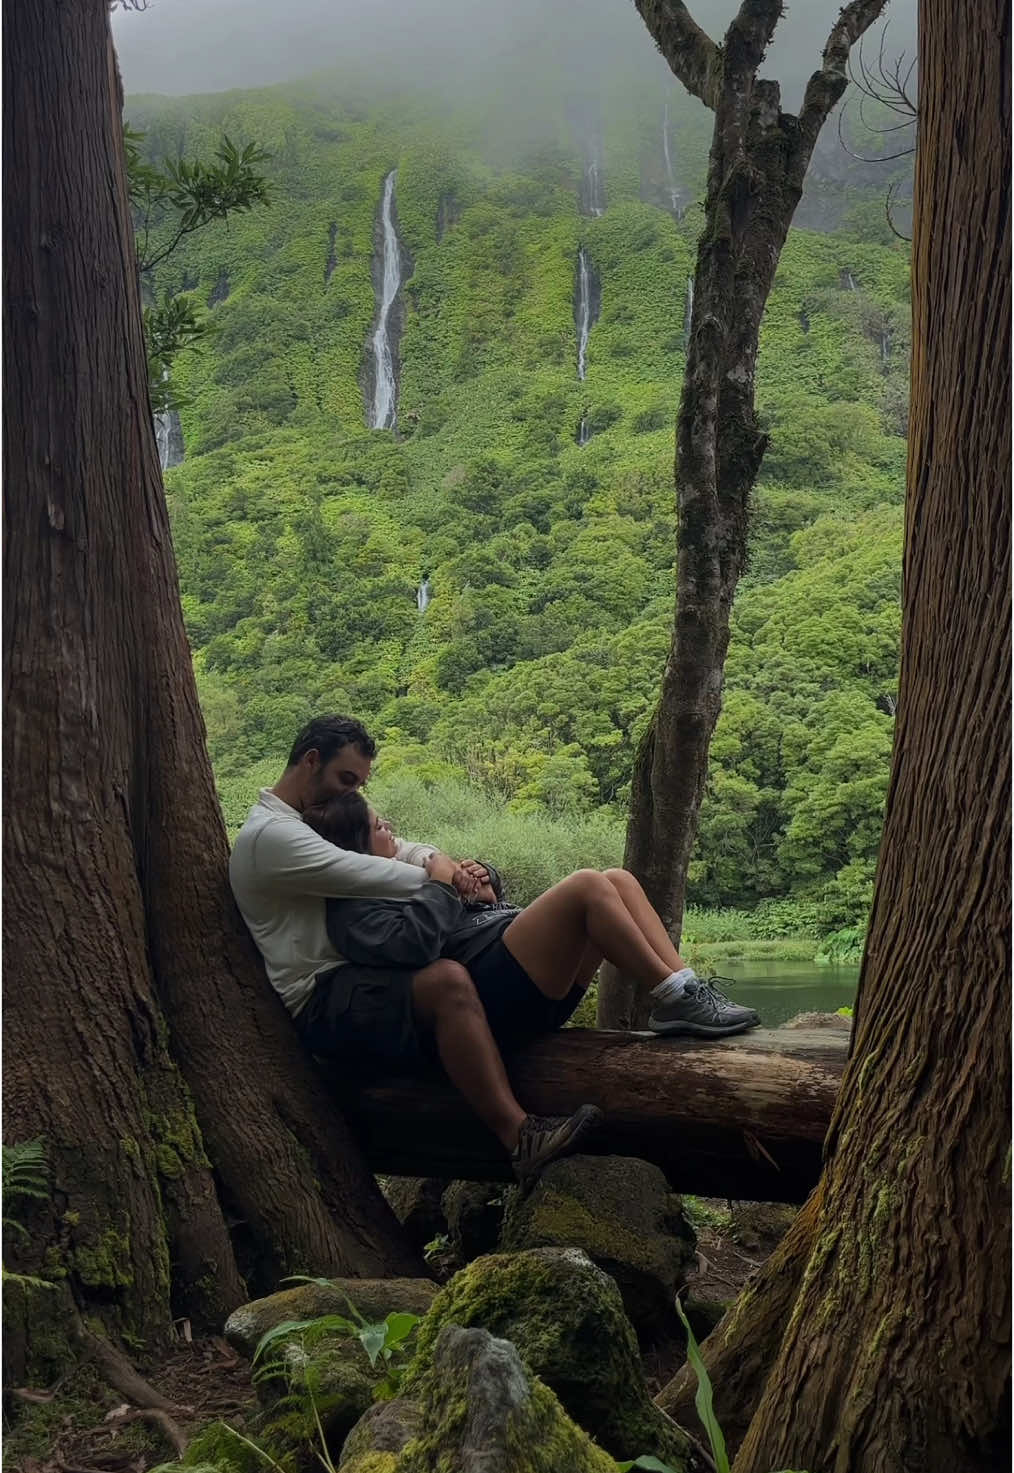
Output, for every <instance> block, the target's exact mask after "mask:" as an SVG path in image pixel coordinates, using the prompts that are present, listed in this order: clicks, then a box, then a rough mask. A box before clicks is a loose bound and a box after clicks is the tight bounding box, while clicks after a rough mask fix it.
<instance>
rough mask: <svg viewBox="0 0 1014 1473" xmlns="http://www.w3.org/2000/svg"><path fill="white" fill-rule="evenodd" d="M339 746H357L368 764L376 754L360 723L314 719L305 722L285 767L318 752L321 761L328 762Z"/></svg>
mask: <svg viewBox="0 0 1014 1473" xmlns="http://www.w3.org/2000/svg"><path fill="white" fill-rule="evenodd" d="M342 747H358V749H359V751H360V752H362V754H363V756H364V757H369V759H370V761H371V762H372V761H373V758H374V757H376V755H377V744H376V742H375V741H374V740H373V738H372V737H371V736H370V733H369V732H368V731H367V730H366V727H365V726H364V725H363V723H362V722H361V721H356V719H355V717H353V716H315V717H314V718H313V720H312V721H308V722H307V723H306V725H305V726H304V727H303V730H302V731H301V732H300V733H299V735H298V736H297V737H296V740H295V741H294V742H293V744H292V751H291V752H290V753H289V761H288V766H289V767H295V765H296V763H297V762H301V761H302V760H303V758H304V757H305V756H306V754H307V752H315V751H316V752H319V753H320V760H321V762H330V761H331V758H332V757H334V756H336V755H337V754H338V753H339V752H340V751H341V749H342Z"/></svg>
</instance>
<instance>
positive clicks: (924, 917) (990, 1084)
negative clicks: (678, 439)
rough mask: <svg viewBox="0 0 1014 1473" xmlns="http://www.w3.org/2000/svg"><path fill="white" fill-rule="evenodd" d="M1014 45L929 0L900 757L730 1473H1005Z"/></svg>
mask: <svg viewBox="0 0 1014 1473" xmlns="http://www.w3.org/2000/svg"><path fill="white" fill-rule="evenodd" d="M1010 42H1011V17H1010V10H1009V7H1008V6H1007V4H1006V3H1005V0H957V3H949V0H921V4H920V15H919V57H920V74H921V75H920V88H919V139H918V150H917V158H916V173H915V235H914V252H913V282H912V288H913V349H912V399H911V402H912V421H911V437H910V442H909V459H908V488H907V489H908V501H907V514H906V542H905V599H904V615H903V631H902V657H901V684H900V689H899V695H898V719H897V729H896V735H895V748H894V762H893V767H892V773H891V784H890V790H889V794H888V800H887V817H886V823H885V829H884V838H883V844H882V847H881V854H880V864H879V869H878V874H877V883H876V894H875V898H874V905H873V914H872V918H871V923H870V933H869V940H868V944H867V949H866V955H865V958H864V962H863V971H862V978H861V983H860V991H859V1000H858V1004H857V1010H856V1023H855V1032H854V1037H853V1046H852V1056H851V1059H850V1062H849V1065H848V1067H847V1069H846V1073H845V1077H844V1080H843V1083H842V1088H841V1093H840V1096H839V1100H838V1105H837V1108H836V1112H835V1116H834V1118H833V1120H832V1123H831V1127H830V1130H829V1133H828V1138H827V1143H826V1146H825V1163H826V1164H825V1169H824V1174H823V1177H822V1179H821V1182H820V1185H819V1186H818V1188H817V1190H816V1192H815V1193H814V1195H813V1197H812V1198H811V1199H810V1202H809V1203H808V1204H807V1207H806V1208H805V1209H804V1212H803V1213H801V1214H800V1218H799V1219H798V1220H797V1224H796V1225H795V1226H794V1229H793V1232H792V1233H791V1234H790V1239H788V1240H786V1245H785V1248H784V1250H783V1251H781V1252H779V1253H778V1254H776V1255H775V1257H774V1259H773V1260H772V1262H771V1264H770V1266H766V1267H765V1271H764V1273H763V1275H762V1276H761V1279H760V1281H759V1282H758V1283H757V1284H756V1285H754V1286H753V1287H752V1288H751V1290H750V1291H749V1292H748V1294H746V1295H744V1297H743V1299H742V1300H741V1301H740V1303H739V1304H737V1306H736V1308H735V1310H734V1312H733V1313H732V1314H731V1315H730V1316H728V1317H727V1319H726V1321H724V1322H723V1325H722V1327H721V1328H720V1330H719V1332H717V1335H716V1337H715V1342H714V1345H712V1343H711V1342H710V1341H709V1342H708V1343H707V1345H706V1347H705V1350H706V1354H707V1358H708V1359H709V1360H710V1361H711V1366H712V1370H713V1372H714V1373H715V1374H717V1375H718V1376H719V1377H721V1375H722V1372H723V1370H724V1369H725V1368H727V1367H728V1368H738V1371H736V1372H735V1373H736V1374H739V1376H740V1378H741V1379H740V1383H739V1387H738V1390H739V1392H740V1394H741V1396H742V1397H743V1399H745V1401H746V1402H747V1404H748V1405H749V1406H750V1409H751V1410H754V1415H753V1419H752V1421H751V1422H750V1425H749V1428H748V1430H747V1431H746V1435H745V1440H744V1441H743V1444H742V1447H741V1448H740V1452H739V1455H738V1457H737V1460H736V1464H735V1469H736V1473H762V1470H763V1473H767V1470H768V1469H770V1468H772V1467H782V1466H792V1467H806V1468H808V1469H810V1470H812V1473H831V1470H838V1469H842V1470H844V1469H848V1470H850V1473H852V1470H855V1473H881V1470H883V1473H887V1470H891V1473H895V1470H899V1469H912V1470H913V1473H915V1470H918V1473H973V1470H976V1473H981V1470H983V1469H986V1468H1001V1467H1009V1458H1010V1425H1009V1424H1010V1314H1011V1257H1010V1227H1011V1211H1010V1144H1009V1142H1010V1133H1009V1127H1010V1113H1011V1056H1010V1029H1011V995H1010V961H1011V958H1010V937H1011V872H1010V798H1011V664H1010V662H1011V585H1010V576H1011V566H1010V546H1011V496H1010V469H1011V422H1010V402H1011V400H1010V395H1011V371H1010V365H1011V237H1010V228H1011V227H1010V204H1011V181H1010V170H1009V163H1008V160H1009V157H1010V146H1011V95H1010V86H1011V82H1010V71H1009V62H1008V58H1009V56H1010ZM779 1342H780V1343H779ZM744 1373H745V1376H746V1379H745V1380H744V1379H743V1378H744ZM685 1379H686V1378H682V1377H681V1378H680V1384H679V1385H677V1386H675V1387H673V1388H672V1389H671V1390H670V1391H668V1392H667V1393H664V1394H663V1397H662V1401H663V1404H664V1405H666V1406H667V1408H668V1409H669V1410H671V1411H674V1412H676V1413H677V1414H678V1413H679V1412H681V1411H685V1410H686V1405H687V1399H686V1388H685V1384H684V1383H685ZM747 1382H748V1383H749V1384H747ZM719 1385H720V1386H721V1381H719ZM723 1394H724V1393H723ZM787 1408H791V1414H786V1409H787Z"/></svg>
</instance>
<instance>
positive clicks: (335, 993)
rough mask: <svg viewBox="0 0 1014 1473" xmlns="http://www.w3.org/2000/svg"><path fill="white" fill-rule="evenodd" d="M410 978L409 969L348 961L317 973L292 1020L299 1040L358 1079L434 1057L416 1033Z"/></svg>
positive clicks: (407, 1067)
mask: <svg viewBox="0 0 1014 1473" xmlns="http://www.w3.org/2000/svg"><path fill="white" fill-rule="evenodd" d="M414 976H415V969H414V968H412V967H362V966H357V965H356V964H355V963H353V962H345V963H344V964H343V965H341V966H338V967H332V968H331V969H330V971H327V972H320V973H319V974H318V976H317V980H316V983H315V984H314V989H313V993H312V995H311V997H310V1001H309V1002H308V1003H307V1005H306V1007H305V1008H304V1009H303V1011H302V1012H301V1013H299V1014H297V1016H296V1019H295V1023H296V1028H297V1031H298V1032H299V1036H300V1038H301V1039H302V1041H303V1043H304V1044H305V1046H306V1047H307V1048H308V1049H309V1050H310V1052H311V1053H312V1054H318V1055H320V1057H321V1058H325V1059H333V1060H336V1061H337V1062H339V1063H341V1064H342V1065H344V1067H345V1069H346V1071H347V1072H348V1073H349V1074H352V1075H355V1076H356V1077H357V1078H367V1077H369V1076H371V1075H376V1074H391V1073H396V1072H404V1071H406V1070H407V1071H410V1072H411V1071H412V1070H414V1069H416V1068H418V1067H419V1066H420V1065H421V1064H423V1063H424V1062H426V1061H427V1060H428V1059H430V1058H431V1057H433V1055H432V1051H431V1050H430V1049H428V1048H427V1047H426V1041H425V1040H424V1039H423V1038H421V1037H420V1035H419V1033H418V1031H417V1029H416V1022H415V1014H414V1012H413V1009H412V978H413V977H414Z"/></svg>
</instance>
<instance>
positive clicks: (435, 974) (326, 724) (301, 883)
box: [229, 716, 601, 1180]
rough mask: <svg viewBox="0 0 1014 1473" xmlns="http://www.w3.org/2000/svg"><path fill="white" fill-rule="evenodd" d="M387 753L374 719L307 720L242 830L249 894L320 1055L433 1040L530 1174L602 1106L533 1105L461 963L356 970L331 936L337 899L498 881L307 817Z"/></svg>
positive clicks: (389, 1053)
mask: <svg viewBox="0 0 1014 1473" xmlns="http://www.w3.org/2000/svg"><path fill="white" fill-rule="evenodd" d="M376 751H377V749H376V743H375V742H374V741H373V738H372V737H371V736H370V735H369V733H368V732H367V730H366V728H365V727H364V726H363V725H362V723H361V722H359V721H355V720H353V719H351V718H350V717H347V716H320V717H317V718H315V719H314V720H313V721H311V722H309V724H308V725H307V726H305V727H304V728H303V730H302V731H301V732H300V733H299V735H298V736H297V737H296V740H295V742H294V743H293V746H292V750H291V752H290V753H289V760H288V763H287V765H286V768H285V771H284V772H283V773H282V776H281V777H280V778H279V780H278V782H277V783H276V784H275V786H274V787H273V788H264V789H263V790H262V791H261V793H260V796H259V798H258V800H257V802H256V803H255V804H254V806H253V808H252V809H251V810H250V814H249V816H248V818H247V820H246V822H245V823H244V825H243V827H242V828H241V829H240V831H239V834H238V835H237V837H236V843H235V845H234V846H233V851H232V856H231V858H230V861H229V879H230V883H231V885H232V891H233V894H234V895H235V897H236V903H237V905H238V906H239V909H240V912H241V914H242V916H243V919H244V920H245V921H246V924H247V926H248V928H249V930H250V933H251V935H252V936H253V938H254V940H255V941H256V943H257V946H258V948H259V949H260V952H261V955H262V956H263V957H264V963H265V966H266V968H267V973H268V978H269V980H270V982H271V984H272V986H273V987H274V988H275V990H276V991H277V992H278V994H279V996H280V997H281V999H282V1001H283V1002H284V1003H285V1006H286V1007H287V1008H288V1010H289V1012H290V1013H291V1014H292V1017H293V1019H294V1021H295V1024H296V1028H297V1031H298V1032H299V1035H300V1037H301V1039H302V1040H303V1042H304V1044H305V1045H306V1046H307V1048H309V1049H310V1050H311V1052H313V1053H316V1054H322V1055H325V1056H327V1057H331V1058H335V1059H338V1060H340V1061H342V1062H344V1063H346V1064H347V1065H352V1066H355V1065H360V1066H369V1065H373V1066H374V1067H378V1066H380V1067H383V1066H385V1065H386V1066H388V1067H394V1066H397V1065H404V1064H413V1063H417V1062H418V1061H419V1060H420V1059H421V1058H422V1056H423V1053H424V1047H425V1040H426V1038H427V1037H429V1038H432V1041H433V1043H434V1044H435V1047H436V1051H437V1053H438V1055H439V1057H440V1061H441V1063H442V1064H443V1066H444V1069H445V1070H446V1072H447V1074H448V1076H449V1078H450V1079H451V1081H452V1082H453V1083H454V1084H455V1085H456V1086H457V1088H458V1089H459V1090H460V1091H461V1093H462V1094H463V1095H464V1097H465V1099H466V1100H467V1101H468V1103H469V1104H470V1105H471V1107H472V1108H473V1109H474V1110H475V1112H476V1114H477V1115H478V1116H479V1117H480V1119H482V1120H483V1121H484V1123H485V1124H486V1125H487V1126H489V1128H490V1130H492V1131H493V1133H494V1134H495V1135H496V1136H497V1137H498V1138H499V1140H500V1141H501V1142H502V1143H503V1145H504V1147H505V1148H506V1149H507V1150H508V1151H509V1152H510V1154H511V1161H512V1165H513V1168H514V1171H515V1174H516V1176H517V1177H518V1178H519V1180H525V1179H527V1178H530V1177H531V1176H534V1175H535V1174H536V1173H537V1172H538V1171H539V1170H541V1169H542V1167H543V1166H545V1165H547V1164H548V1162H550V1161H552V1160H555V1159H556V1158H557V1157H559V1156H562V1155H565V1154H566V1153H568V1152H570V1151H573V1150H574V1149H575V1147H576V1146H577V1145H578V1143H579V1141H580V1140H581V1139H582V1138H583V1137H584V1136H585V1135H586V1134H587V1132H588V1131H589V1130H590V1129H592V1128H593V1126H594V1125H595V1124H596V1123H597V1122H598V1120H599V1119H600V1118H601V1112H600V1111H598V1110H597V1109H596V1108H595V1106H593V1105H582V1106H581V1108H580V1109H579V1110H577V1111H575V1113H574V1114H573V1115H571V1116H568V1117H561V1118H555V1117H554V1118H552V1119H541V1118H539V1117H535V1116H530V1115H527V1114H526V1113H525V1111H524V1110H523V1109H522V1108H521V1106H520V1105H519V1104H518V1101H517V1100H516V1098H515V1097H514V1094H513V1092H512V1090H511V1088H510V1084H509V1083H508V1080H507V1074H506V1071H505V1070H504V1066H503V1060H502V1058H501V1056H500V1051H499V1049H498V1048H497V1045H496V1043H495V1041H494V1039H493V1036H492V1034H491V1033H490V1030H489V1024H488V1023H487V1021H486V1015H485V1012H484V1011H483V1007H482V1004H481V1003H480V1001H479V998H478V996H477V994H476V991H475V988H474V986H473V985H472V979H471V978H470V976H469V974H468V972H467V971H466V970H465V968H464V967H463V966H461V965H460V964H459V963H458V962H454V961H449V960H446V959H442V960H440V961H436V962H433V963H432V964H431V965H430V966H428V967H423V968H422V969H421V970H420V971H417V972H410V971H408V970H407V969H404V968H391V967H363V966H356V965H353V964H352V963H349V962H345V961H344V960H343V958H342V957H341V956H340V955H339V953H338V951H337V950H336V949H335V947H334V946H333V944H332V943H331V941H330V939H329V937H328V933H327V926H326V923H325V903H326V900H327V899H328V898H329V897H351V896H365V897H368V898H371V899H382V900H408V899H411V898H412V897H413V896H414V895H416V894H417V893H418V891H419V890H420V889H421V887H422V886H423V884H424V883H425V881H426V879H427V878H429V879H433V880H438V881H441V882H443V883H444V884H452V885H454V887H455V888H456V889H457V890H458V891H459V893H460V894H461V895H462V896H463V897H468V896H470V895H472V894H473V893H474V892H475V890H476V889H477V887H478V885H479V884H480V883H481V881H482V880H483V879H484V878H485V871H484V870H483V868H482V866H481V865H478V864H477V863H475V862H474V861H469V862H466V863H464V864H457V863H455V862H454V861H453V860H451V859H449V858H448V857H447V856H446V855H444V854H440V853H439V852H438V851H436V850H434V849H432V848H430V847H429V846H428V845H422V844H406V843H405V842H404V841H402V840H400V839H399V840H397V841H396V848H395V852H396V855H397V858H393V859H382V858H378V857H377V856H375V855H372V854H357V853H352V852H351V851H349V850H345V849H338V848H336V847H335V846H334V845H333V844H329V843H328V842H327V841H326V840H325V839H322V838H321V837H320V836H319V835H318V834H316V833H314V831H313V830H312V829H311V828H309V827H308V825H307V824H305V823H304V822H303V819H302V816H301V815H302V813H303V812H304V810H305V809H307V808H308V807H311V806H313V805H316V804H320V803H321V802H323V801H325V800H326V799H328V798H331V797H334V796H336V795H337V794H340V793H348V792H355V791H357V790H358V789H359V788H362V787H364V786H365V784H366V782H367V780H368V779H369V776H370V769H371V767H372V764H373V759H374V757H375V756H376ZM420 1034H421V1035H422V1039H421V1038H420Z"/></svg>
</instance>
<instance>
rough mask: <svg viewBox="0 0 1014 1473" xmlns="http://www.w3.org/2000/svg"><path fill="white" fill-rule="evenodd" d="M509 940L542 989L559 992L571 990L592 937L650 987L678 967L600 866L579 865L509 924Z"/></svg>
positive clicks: (560, 994)
mask: <svg viewBox="0 0 1014 1473" xmlns="http://www.w3.org/2000/svg"><path fill="white" fill-rule="evenodd" d="M503 943H504V945H505V946H506V948H507V950H508V951H509V952H510V954H511V956H513V957H514V959H515V961H517V962H518V963H519V964H520V965H521V966H522V967H523V968H524V970H525V972H527V974H528V976H529V977H530V978H531V979H532V981H533V982H534V983H535V985H536V987H538V989H539V990H540V992H544V993H545V994H546V996H547V997H553V998H561V997H565V996H566V994H567V993H568V992H569V991H570V989H571V987H572V986H573V984H574V982H575V980H577V972H578V968H579V967H580V966H581V964H582V962H586V961H587V959H588V958H587V953H586V948H587V947H588V946H589V943H590V945H591V946H592V947H593V948H594V950H595V951H597V952H598V953H600V954H601V955H602V956H604V957H605V958H606V960H607V961H611V962H612V963H613V964H614V965H615V966H617V967H619V968H620V970H621V971H623V972H626V973H627V974H628V975H629V976H632V977H634V978H636V979H637V980H638V981H639V982H641V983H642V984H643V985H644V986H646V987H654V986H656V985H657V984H658V983H659V982H661V981H663V980H664V979H665V978H666V977H668V976H669V975H670V973H671V972H672V970H673V968H672V966H671V965H670V963H669V962H668V961H667V960H664V959H663V958H662V957H661V956H660V955H659V954H658V952H657V951H655V949H654V948H653V947H652V946H651V945H650V943H649V942H648V940H647V939H646V938H645V936H644V933H643V932H642V931H641V929H640V927H639V926H638V925H637V923H636V921H635V920H634V918H633V917H632V915H631V913H630V911H629V910H628V909H627V907H626V905H625V904H624V903H623V901H622V900H621V899H620V896H619V893H618V891H617V889H616V888H615V887H614V885H612V884H611V883H610V881H609V880H607V879H606V877H605V875H603V874H600V873H599V872H598V871H597V870H578V871H577V873H576V874H573V875H570V876H568V878H567V879H566V880H561V882H560V883H559V884H558V885H554V886H553V888H552V889H551V890H547V891H546V893H545V894H544V895H540V896H539V898H538V900H535V901H533V902H532V904H531V905H529V906H526V908H525V909H524V910H523V911H522V912H521V914H520V915H519V916H517V917H516V919H515V920H513V921H512V922H511V924H510V925H509V926H508V927H507V929H506V931H505V932H504V934H503ZM670 946H671V943H670Z"/></svg>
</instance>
